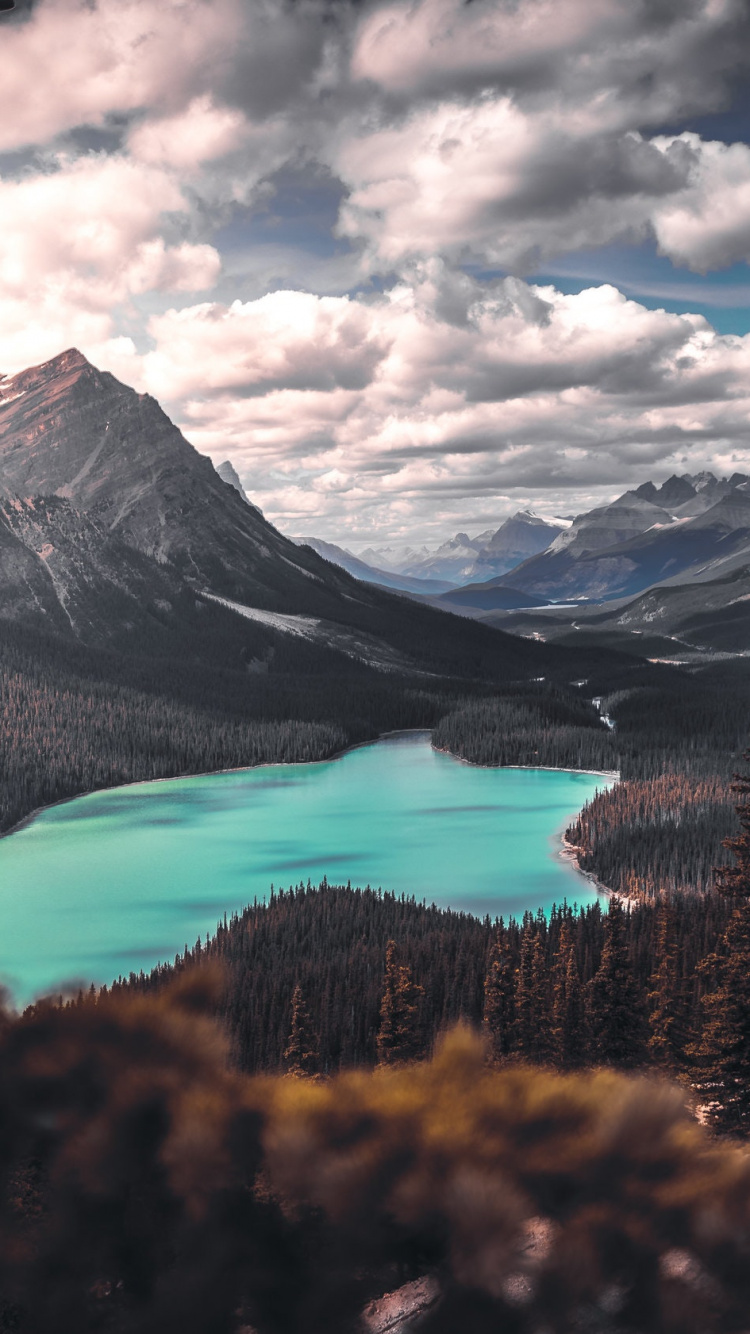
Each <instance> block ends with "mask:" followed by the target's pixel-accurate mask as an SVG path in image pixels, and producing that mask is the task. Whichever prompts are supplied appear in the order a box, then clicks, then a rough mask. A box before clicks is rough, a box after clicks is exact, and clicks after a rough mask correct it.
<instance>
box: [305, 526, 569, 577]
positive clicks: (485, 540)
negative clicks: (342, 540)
mask: <svg viewBox="0 0 750 1334" xmlns="http://www.w3.org/2000/svg"><path fill="white" fill-rule="evenodd" d="M564 526H565V525H564V522H563V521H562V520H548V519H543V518H541V517H540V515H538V514H534V513H532V512H531V511H530V510H519V511H518V512H517V513H516V514H513V515H512V516H511V517H510V518H509V519H506V520H505V521H504V522H503V523H501V524H500V527H499V528H497V529H491V528H490V529H487V531H486V532H483V533H479V534H478V535H477V536H476V537H469V535H468V533H456V535H455V537H452V538H450V539H449V540H448V541H447V542H443V543H442V545H441V546H439V547H438V548H437V549H436V550H435V551H429V550H428V548H427V547H424V546H423V547H421V548H416V547H388V546H386V547H366V548H365V550H364V551H361V552H360V554H359V555H358V556H355V555H354V554H353V553H352V552H351V551H347V549H346V548H345V547H340V546H337V545H335V544H334V543H332V542H323V541H321V539H320V538H316V537H307V538H305V539H304V540H305V542H306V543H307V544H308V546H311V547H312V548H313V549H314V550H315V551H318V552H319V553H320V554H321V555H322V556H325V557H326V559H328V560H332V561H334V562H335V564H337V565H340V566H341V567H342V569H345V570H349V572H350V573H351V574H354V575H355V577H356V578H357V579H364V580H365V582H367V583H376V584H381V585H382V586H384V587H386V588H395V589H400V590H403V591H405V592H410V593H424V594H425V595H429V594H432V593H440V592H447V591H449V590H450V589H451V588H455V587H460V586H461V585H463V584H468V583H472V582H474V581H476V580H486V579H491V578H493V577H494V576H497V575H500V574H505V573H506V572H507V571H509V570H513V569H514V568H515V567H516V565H520V564H521V562H522V561H525V560H527V559H528V557H529V556H535V555H536V554H537V553H538V552H540V551H545V550H546V549H547V547H548V546H549V545H550V543H551V542H553V541H554V539H555V538H556V537H558V536H559V534H560V533H561V532H562V531H563V529H564Z"/></svg>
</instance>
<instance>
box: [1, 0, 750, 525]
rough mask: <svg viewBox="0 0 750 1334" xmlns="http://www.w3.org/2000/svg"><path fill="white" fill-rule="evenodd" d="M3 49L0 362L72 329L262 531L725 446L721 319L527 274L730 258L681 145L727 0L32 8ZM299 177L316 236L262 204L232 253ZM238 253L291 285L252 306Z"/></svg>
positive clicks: (731, 56) (731, 221) (715, 167)
mask: <svg viewBox="0 0 750 1334" xmlns="http://www.w3.org/2000/svg"><path fill="white" fill-rule="evenodd" d="M2 37H3V42H2V46H1V47H0V76H1V77H0V113H2V114H0V150H6V151H9V150H15V151H16V157H15V158H14V159H13V160H12V161H11V162H10V167H12V168H13V171H14V172H15V175H14V176H13V177H11V176H8V177H6V178H5V179H3V178H0V209H1V210H2V217H3V235H2V242H1V243H0V365H2V367H3V369H5V370H15V369H18V368H20V367H21V366H23V365H25V364H29V363H31V362H33V361H38V360H41V359H43V358H44V357H46V356H50V355H52V354H54V352H56V351H59V350H60V349H61V348H62V347H65V346H69V345H70V344H72V343H77V344H79V345H80V346H82V348H83V350H84V351H86V352H87V353H88V354H89V355H90V356H92V358H93V359H94V360H98V361H99V362H100V363H101V364H103V365H106V366H108V367H109V368H111V369H112V370H114V371H115V373H117V374H121V375H122V376H123V378H125V379H128V380H130V382H132V383H135V384H137V385H138V387H139V388H148V389H149V390H150V391H151V392H153V393H155V394H156V395H157V396H158V397H162V398H165V399H167V400H168V401H169V403H170V406H171V407H172V410H173V412H174V413H175V414H176V415H177V416H178V417H179V419H180V420H181V422H182V424H183V425H185V427H186V429H187V430H188V434H189V435H190V437H191V438H192V439H193V440H194V441H195V442H196V443H197V444H198V445H199V446H200V447H205V448H207V449H211V450H214V451H216V453H217V454H221V456H222V458H223V457H226V456H227V454H230V455H231V456H232V457H233V458H234V461H235V463H236V464H237V466H238V467H239V468H240V471H241V472H242V474H243V477H244V478H245V480H246V481H247V483H248V485H249V487H250V488H251V489H253V490H256V491H257V492H259V498H261V501H262V503H263V504H264V506H265V507H266V508H267V510H268V512H269V513H270V514H271V515H275V516H276V517H277V518H278V519H279V520H280V521H281V522H282V523H287V524H289V525H290V526H292V525H293V524H294V522H295V519H294V516H295V515H296V514H299V515H303V514H307V515H310V514H314V513H315V514H320V515H321V516H326V515H327V516H328V522H329V527H328V529H327V535H329V536H333V537H335V536H336V535H337V532H338V533H340V532H341V531H343V530H344V529H345V527H346V524H347V523H348V516H350V515H351V514H352V513H353V512H355V511H356V513H357V515H358V516H360V515H362V514H367V513H371V514H372V515H375V514H380V515H381V516H385V518H386V519H387V522H388V523H389V524H391V525H392V526H394V528H395V529H397V528H398V526H399V525H401V526H404V525H406V527H407V528H408V526H409V524H411V523H413V522H414V521H415V516H416V517H417V518H419V516H424V515H427V514H429V513H430V512H431V511H432V510H434V508H435V506H436V505H437V503H438V500H439V502H440V505H441V506H443V508H445V507H446V506H451V505H452V506H454V508H455V510H456V513H457V516H458V517H459V518H460V519H463V518H464V517H465V513H466V507H468V506H471V505H474V504H475V503H477V501H478V498H480V497H483V496H488V497H489V496H492V495H493V494H497V493H498V490H501V491H503V489H505V490H506V491H507V488H510V487H532V488H535V487H541V488H544V487H545V486H546V487H550V486H552V485H553V484H554V485H555V486H560V487H575V488H580V487H582V486H584V485H586V486H588V485H593V484H594V483H595V482H598V481H599V479H600V480H601V484H602V485H605V484H606V482H607V480H609V482H610V485H612V484H614V479H615V478H617V481H618V483H619V482H620V481H624V482H627V481H629V480H636V473H635V471H634V470H635V469H637V468H638V469H642V468H643V467H644V466H647V464H648V463H649V461H651V462H653V461H655V460H666V459H668V458H670V457H671V455H672V453H673V452H674V450H675V449H679V450H683V449H687V450H688V451H692V452H693V453H696V452H697V454H699V455H700V456H701V461H709V460H710V455H711V452H712V451H713V453H714V454H716V455H717V456H718V455H719V454H720V453H721V451H722V450H725V449H726V450H730V451H731V449H732V448H734V447H735V445H736V443H737V442H740V444H741V443H742V442H743V441H745V439H746V437H745V435H744V431H745V427H744V422H745V420H746V418H747V409H748V402H746V397H747V391H746V388H745V386H746V385H747V383H748V377H747V371H748V365H747V361H748V347H747V340H732V339H729V338H720V337H718V336H717V335H715V334H714V332H713V331H712V330H711V329H710V328H709V326H708V325H707V324H706V323H705V321H704V320H702V319H700V318H699V317H697V316H677V315H669V314H665V313H664V312H659V311H649V310H645V309H644V308H643V307H641V306H639V305H638V304H637V303H635V302H632V301H626V300H625V299H624V297H622V296H621V295H620V293H618V292H617V291H616V290H615V289H614V288H612V287H606V286H605V287H600V288H597V289H592V290H591V291H589V292H583V293H580V294H579V295H578V296H571V297H568V296H564V295H563V294H561V293H560V292H558V291H556V290H555V289H553V288H540V287H535V286H533V285H529V284H528V283H525V282H523V281H521V277H522V276H523V275H524V274H528V273H529V272H531V271H533V269H534V267H535V266H538V265H539V264H540V263H541V262H542V261H543V260H546V259H548V258H550V257H554V256H557V255H560V254H563V253H566V252H572V251H575V250H576V249H581V248H584V249H590V248H591V247H596V246H601V245H603V244H609V243H612V242H617V243H622V244H628V243H633V242H643V241H650V243H651V244H652V245H653V244H656V245H658V247H659V249H660V251H661V252H662V254H663V255H666V256H668V257H669V258H671V259H672V261H673V263H675V264H677V265H682V266H686V267H688V268H690V269H693V270H696V271H698V270H699V271H706V270H708V269H710V268H713V267H721V266H722V265H727V264H730V263H733V262H736V261H741V260H743V259H747V258H748V257H750V147H748V145H746V144H743V143H723V142H719V141H716V142H713V141H709V140H707V139H706V138H701V137H700V136H699V135H698V134H696V133H677V132H675V126H677V127H678V128H679V125H680V123H684V120H682V121H681V118H684V117H685V116H687V115H688V114H694V113H703V112H707V111H711V110H717V109H721V107H722V106H723V105H724V103H725V101H726V99H727V97H728V96H729V94H730V92H731V88H732V86H733V81H735V80H736V79H737V78H738V76H740V75H742V74H743V73H745V74H746V73H747V72H748V71H750V11H749V10H748V6H747V3H746V0H472V3H471V4H466V3H464V0H408V2H407V0H403V2H400V0H396V2H395V3H389V2H388V0H371V3H368V4H367V5H365V6H358V5H354V4H350V3H348V0H296V2H295V3H291V2H290V0H163V3H160V4H158V5H155V4H154V3H153V2H152V0H97V3H96V4H95V5H92V4H90V3H89V2H88V0H38V3H36V4H35V5H34V6H33V7H32V8H30V9H29V10H27V11H24V13H23V14H21V15H20V16H19V18H18V20H17V21H16V20H13V19H11V20H9V21H8V23H6V24H5V26H4V27H3V28H2ZM30 90H33V95H32V92H31V91H30ZM97 127H98V129H99V131H105V132H106V136H109V137H108V138H107V137H106V136H105V135H100V139H99V141H98V142H100V143H104V142H105V139H106V142H107V143H108V145H109V148H108V151H107V152H104V151H101V152H93V151H92V149H91V145H92V143H95V142H97V140H96V129H97ZM664 127H668V132H667V131H666V130H665V129H664ZM9 161H10V160H9ZM10 167H9V168H8V169H9V170H10ZM293 169H296V170H297V171H298V175H297V179H302V178H303V176H304V175H305V173H307V177H306V179H313V178H315V179H316V180H326V181H330V182H331V196H332V198H336V199H338V198H339V197H340V198H341V201H342V202H341V206H340V213H339V217H338V224H337V235H336V237H333V236H331V235H330V234H329V235H328V236H327V237H326V238H324V240H323V241H321V238H320V236H318V235H317V234H316V235H315V237H314V238H312V224H310V228H311V231H310V236H308V237H307V238H306V236H305V234H304V232H305V225H306V224H308V222H309V219H308V218H307V215H306V204H307V203H308V202H309V201H308V199H307V198H306V197H304V196H303V197H302V198H301V200H300V201H299V206H298V217H297V219H296V231H294V228H291V227H287V239H285V233H284V228H285V226H286V224H287V222H288V219H286V218H285V216H284V215H283V210H281V209H280V211H279V215H278V216H277V217H274V214H273V209H272V207H271V206H270V205H269V212H268V226H267V228H266V230H265V231H264V233H263V243H264V246H265V249H264V251H263V259H262V262H261V261H260V260H258V263H256V265H255V269H253V265H252V263H250V261H248V262H247V264H245V265H244V267H243V264H244V259H242V262H241V259H240V258H238V256H239V257H242V256H243V254H244V252H243V245H244V244H245V241H244V240H243V236H242V225H243V219H245V220H246V219H247V216H248V214H249V213H250V212H251V211H252V209H253V208H255V207H256V206H257V205H258V202H259V201H260V200H263V199H265V200H266V201H268V200H269V199H271V198H272V193H273V182H274V180H275V179H276V177H277V174H278V173H279V172H281V171H283V170H286V171H287V174H289V175H291V174H292V171H293ZM274 223H275V224H277V227H276V230H274ZM292 232H293V233H294V234H293V235H292V239H291V240H289V239H288V234H290V233H292ZM311 238H312V239H311ZM249 244H252V242H250V243H249ZM285 246H286V250H285V248H284V247H285ZM222 247H224V248H225V249H226V253H227V255H228V263H227V264H226V266H224V267H222V264H221V256H220V250H221V249H222ZM306 247H307V248H306ZM306 255H309V257H310V259H309V264H307V266H306V265H305V256H306ZM342 255H343V258H342ZM256 258H257V257H256ZM326 265H328V267H327V268H326ZM357 265H358V266H359V267H358V268H357V267H356V266H357ZM483 267H484V268H489V269H491V270H495V271H496V270H498V269H501V270H504V271H505V272H511V273H514V274H517V275H519V277H518V278H507V279H505V280H504V281H503V282H497V281H495V280H490V279H485V280H484V281H483V282H480V281H478V280H476V279H475V278H472V277H470V276H469V275H468V274H467V272H466V271H465V270H466V269H467V268H468V269H473V270H474V271H478V270H481V269H482V268H483ZM251 271H252V272H253V273H258V272H262V274H263V279H262V282H263V284H264V285H265V286H266V287H267V288H271V289H276V288H279V287H282V286H284V287H291V286H295V287H296V286H299V287H303V286H306V287H307V288H308V289H311V290H306V291H299V290H293V291H277V290H271V291H268V292H267V293H266V294H265V295H261V296H259V297H258V299H252V300H249V299H248V295H250V296H254V295H255V293H256V292H257V290H258V287H259V286H261V280H260V279H258V280H257V284H256V285H255V286H253V282H254V281H255V280H251V277H249V276H248V275H250V274H251ZM355 271H356V273H357V281H359V280H361V282H362V285H363V287H365V289H366V290H367V292H368V293H369V295H367V296H362V295H360V296H353V295H351V294H350V295H346V294H344V293H345V292H346V290H347V288H348V287H349V285H350V284H351V283H353V281H354V279H353V277H352V275H353V273H354V272H355ZM290 274H293V275H294V276H293V277H290V276H289V275H290ZM368 283H370V286H369V287H368V286H367V284H368ZM233 284H234V286H233ZM243 284H244V286H243ZM384 289H385V290H384ZM261 290H262V287H261ZM322 290H326V291H327V292H333V293H334V294H333V295H326V296H321V295H320V292H321V291H322ZM180 293H182V296H181V297H180V296H179V294H180ZM198 293H199V294H200V297H198V296H197V295H195V294H198ZM316 293H317V294H316ZM235 297H236V298H237V299H236V300H235V299H234V298H235ZM167 304H169V307H170V308H169V309H165V307H166V306H167ZM146 312H150V321H149V318H148V314H147V313H146ZM743 414H744V416H743ZM503 493H504V491H503ZM316 507H317V508H316ZM334 521H335V522H334ZM321 522H322V520H321ZM373 522H374V520H373ZM336 525H337V526H336ZM304 527H305V528H306V529H307V530H308V531H309V523H305V525H304Z"/></svg>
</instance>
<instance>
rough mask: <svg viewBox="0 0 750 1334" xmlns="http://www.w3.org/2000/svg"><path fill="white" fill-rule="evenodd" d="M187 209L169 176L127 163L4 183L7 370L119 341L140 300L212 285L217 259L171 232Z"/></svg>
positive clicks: (0, 285) (107, 160)
mask: <svg viewBox="0 0 750 1334" xmlns="http://www.w3.org/2000/svg"><path fill="white" fill-rule="evenodd" d="M185 208H186V202H185V199H184V198H183V195H182V194H181V192H180V190H179V188H178V186H177V184H176V182H175V181H174V179H173V178H172V177H171V176H170V175H169V174H168V173H165V172H164V171H161V170H159V169H158V168H154V167H149V166H145V165H141V164H137V163H134V162H131V161H129V160H127V159H125V158H123V157H119V156H118V157H105V156H102V157H99V156H93V157H88V158H84V159H79V160H77V161H73V162H66V161H64V160H63V161H60V162H59V164H58V169H57V170H49V171H48V172H47V173H45V174H43V175H36V176H30V177H27V178H24V179H22V180H20V181H4V182H0V215H1V216H2V219H3V233H2V245H1V246H0V365H2V367H3V370H4V371H5V372H8V371H12V370H18V369H21V368H22V367H23V366H25V365H28V364H29V362H34V361H39V360H41V359H43V358H44V357H45V356H48V355H52V354H53V353H54V352H57V351H60V350H61V347H67V346H70V345H71V344H72V343H76V342H79V343H81V344H82V345H83V346H85V347H87V348H93V349H98V348H99V346H100V344H102V343H103V342H105V343H106V342H108V341H109V339H111V338H112V337H116V336H117V330H116V328H115V319H114V316H115V312H116V310H117V309H118V307H120V306H121V305H122V304H123V303H127V302H128V301H129V300H130V299H131V298H132V297H134V296H137V295H141V294H144V293H147V292H154V291H159V292H173V293H174V292H180V291H189V292H196V291H201V290H204V289H206V288H207V287H212V286H213V285H214V283H215V282H216V280H217V278H218V276H219V271H220V258H219V255H218V254H217V252H216V251H215V250H214V249H213V248H212V247H211V246H208V245H203V244H198V245H194V244H191V243H189V242H184V241H183V242H180V241H178V242H177V243H175V244H169V243H168V242H167V241H166V240H165V238H164V236H163V234H162V225H163V220H164V215H165V213H166V214H174V213H177V214H179V213H180V212H181V211H184V210H185Z"/></svg>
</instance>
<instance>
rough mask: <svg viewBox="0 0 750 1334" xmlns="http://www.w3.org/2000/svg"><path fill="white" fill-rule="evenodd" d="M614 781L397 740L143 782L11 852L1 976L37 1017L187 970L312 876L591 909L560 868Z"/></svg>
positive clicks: (493, 906)
mask: <svg viewBox="0 0 750 1334" xmlns="http://www.w3.org/2000/svg"><path fill="white" fill-rule="evenodd" d="M611 781H612V780H611V779H608V778H603V777H602V776H600V775H594V774H582V773H568V772H564V771H557V770H543V769H480V768H475V767H473V766H471V765H467V764H462V763H461V762H460V761H458V760H454V759H453V758H451V757H450V756H448V755H443V754H439V753H437V752H436V751H434V750H433V749H432V747H431V745H430V739H429V733H427V732H419V733H401V734H400V735H396V736H391V737H385V738H383V739H382V740H380V741H377V742H375V743H373V744H372V745H369V746H362V747H359V748H358V749H356V750H352V751H349V752H347V754H345V755H343V756H341V757H340V758H339V759H336V760H329V761H325V762H323V763H320V764H296V765H273V766H268V767H264V768H258V769H243V770H240V771H237V772H233V773H224V774H210V775H205V776H202V777H194V778H175V779H170V780H168V781H166V782H157V783H136V784H133V785H131V786H129V787H120V788H114V789H112V790H110V791H108V792H96V793H92V794H91V795H90V796H86V797H78V798H76V800H74V801H70V802H66V803H64V804H62V805H59V806H54V807H50V808H49V809H48V810H46V811H43V812H42V813H41V814H40V815H38V816H37V817H36V818H35V819H34V820H33V821H32V822H31V823H30V824H29V825H27V826H26V827H25V828H23V829H20V830H19V831H18V832H17V833H15V834H11V835H10V837H8V838H5V839H2V840H0V976H2V978H3V980H4V981H5V982H6V983H7V984H9V985H10V986H11V987H12V989H13V991H14V994H15V996H16V997H17V999H19V1000H24V1001H25V1000H27V999H28V998H29V997H31V996H32V995H34V994H35V993H37V992H39V991H40V990H43V989H45V988H46V989H49V988H52V987H55V986H58V985H60V984H61V983H63V982H64V981H73V980H75V981H82V982H86V983H88V982H91V981H95V982H109V981H111V980H112V979H113V978H115V977H117V976H118V975H120V974H121V973H123V974H127V973H129V972H130V971H131V970H136V971H138V970H139V969H140V968H144V969H148V968H151V967H152V966H153V965H154V964H156V963H157V962H158V961H159V960H164V959H173V958H174V955H175V954H176V953H177V952H178V951H180V952H181V951H182V949H183V948H184V946H185V944H188V945H193V944H194V943H195V940H196V937H197V936H198V935H199V934H201V935H205V933H206V932H207V931H210V932H212V931H213V930H214V928H215V926H216V922H217V920H218V919H219V918H220V917H221V916H222V914H223V913H224V912H225V911H226V912H227V913H229V912H231V911H233V910H234V909H238V908H242V907H243V906H244V905H245V904H246V903H248V902H252V900H253V899H254V898H255V897H257V898H258V899H262V898H264V897H265V896H266V895H267V893H268V891H269V888H270V886H271V884H272V883H273V884H274V885H276V886H277V887H278V886H283V887H284V888H286V887H287V886H289V885H290V884H296V883H298V882H299V881H300V880H304V881H307V879H308V877H309V878H310V879H311V880H312V882H313V883H314V884H315V883H317V882H318V881H319V880H321V879H322V878H323V876H324V875H325V876H327V877H328V880H329V881H330V882H331V883H333V884H339V883H343V884H345V883H346V881H347V880H351V883H352V884H353V885H366V884H370V885H372V886H373V887H378V886H382V888H383V889H384V890H392V891H394V892H395V893H397V894H401V893H402V892H403V893H405V894H408V895H410V894H414V895H415V896H416V897H417V898H418V899H422V898H426V899H427V900H428V901H430V902H435V903H437V904H439V905H441V906H443V907H452V908H458V909H464V910H466V911H467V912H472V913H477V914H479V915H480V916H483V915H484V914H485V913H490V914H491V915H492V916H495V915H497V914H502V915H504V916H506V917H507V916H509V915H511V914H513V915H516V916H519V915H521V914H522V913H523V912H524V910H525V909H526V908H531V909H533V910H536V909H537V908H538V907H540V906H541V907H544V908H549V907H550V906H551V905H552V903H553V902H557V903H560V902H562V900H563V899H565V898H567V900H568V902H569V903H572V902H574V901H577V902H579V903H583V902H589V901H591V900H592V899H593V898H594V897H595V892H594V891H593V890H592V889H591V887H590V886H589V884H588V882H587V881H586V880H585V879H584V878H583V877H582V876H581V875H579V873H578V872H577V871H576V870H575V868H574V867H573V866H572V865H571V864H570V862H569V861H566V860H564V859H563V858H561V857H560V856H559V851H560V833H561V831H562V830H563V829H564V828H565V826H566V824H567V823H568V822H569V820H570V817H571V816H573V815H574V814H575V813H576V812H577V811H578V810H579V809H580V808H581V806H582V805H583V804H584V802H585V801H586V800H587V799H588V798H589V797H591V796H593V794H594V792H595V791H596V790H597V788H599V789H601V788H603V787H605V786H609V785H610V783H611Z"/></svg>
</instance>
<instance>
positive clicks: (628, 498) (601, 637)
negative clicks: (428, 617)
mask: <svg viewBox="0 0 750 1334" xmlns="http://www.w3.org/2000/svg"><path fill="white" fill-rule="evenodd" d="M439 601H440V602H441V603H442V604H444V605H447V606H450V607H451V608H454V609H456V610H462V611H463V612H464V613H467V612H468V613H469V614H474V615H481V614H482V613H484V615H483V619H484V620H485V621H487V622H488V623H489V624H494V625H498V626H499V625H502V627H503V628H504V629H507V630H511V631H512V632H514V633H517V634H525V635H533V636H534V637H536V638H537V639H544V640H546V641H554V642H557V643H566V644H577V645H580V646H584V645H585V644H594V643H596V644H598V645H599V646H604V645H606V646H608V647H613V648H614V647H616V648H623V647H629V648H630V649H631V651H634V652H637V653H639V654H643V655H646V656H652V657H656V656H659V657H664V656H670V655H672V656H677V657H684V656H686V655H687V656H688V657H689V656H690V654H691V653H692V652H694V651H698V652H703V653H705V652H729V653H738V652H739V653H744V652H748V651H750V477H748V476H747V475H746V474H744V473H734V474H733V475H732V476H731V477H728V478H719V477H715V476H714V475H713V473H700V474H699V475H698V476H693V477H691V476H689V475H687V474H685V475H683V476H681V477H677V476H674V477H670V478H668V480H667V481H666V482H664V483H663V485H662V486H661V487H656V486H655V485H654V484H653V483H652V482H646V483H644V484H643V485H642V486H640V487H638V489H637V490H635V491H628V492H626V493H625V495H623V496H620V497H619V498H618V499H617V500H615V501H613V502H612V504H611V505H605V506H602V507H600V508H597V509H594V510H591V511H590V512H589V513H587V514H583V515H580V516H579V517H577V518H576V519H575V521H574V522H573V524H572V525H571V527H570V528H569V529H568V530H567V531H566V532H564V533H561V534H560V536H559V537H558V538H556V539H555V541H554V542H553V543H552V544H551V545H550V547H549V548H548V549H547V550H546V551H545V552H543V553H540V554H538V555H537V556H535V557H532V558H531V559H529V560H527V561H524V562H523V563H522V564H520V565H519V566H517V567H516V569H514V570H513V571H512V572H511V573H510V574H508V575H503V576H500V577H499V578H497V579H493V580H489V581H485V582H482V583H476V584H472V585H469V586H467V587H464V588H462V589H457V590H452V591H449V592H447V593H445V594H443V595H442V596H441V598H440V599H439ZM545 602H546V603H547V604H548V608H547V610H542V608H543V606H544V603H545ZM550 604H552V605H550ZM555 604H563V605H557V606H556V605H555ZM565 604H567V605H565ZM534 608H538V610H533V609H534Z"/></svg>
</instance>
